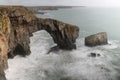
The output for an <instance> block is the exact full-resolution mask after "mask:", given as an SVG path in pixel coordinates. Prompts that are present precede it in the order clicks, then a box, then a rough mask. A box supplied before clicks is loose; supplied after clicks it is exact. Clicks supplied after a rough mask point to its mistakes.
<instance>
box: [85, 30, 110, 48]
mask: <svg viewBox="0 0 120 80" xmlns="http://www.w3.org/2000/svg"><path fill="white" fill-rule="evenodd" d="M105 44H108V41H107V33H106V32H101V33H97V34H94V35H90V36H88V37H86V38H85V45H86V46H90V47H93V46H97V45H105Z"/></svg>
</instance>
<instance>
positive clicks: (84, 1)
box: [0, 0, 120, 7]
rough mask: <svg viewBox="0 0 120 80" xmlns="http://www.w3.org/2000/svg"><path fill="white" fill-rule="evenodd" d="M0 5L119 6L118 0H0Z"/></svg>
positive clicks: (119, 1) (119, 0)
mask: <svg viewBox="0 0 120 80" xmlns="http://www.w3.org/2000/svg"><path fill="white" fill-rule="evenodd" d="M0 5H30V6H36V5H39V6H40V5H48V6H49V5H53V6H54V5H72V6H104V7H108V6H109V7H110V6H113V7H116V6H117V7H118V6H119V7H120V0H0Z"/></svg>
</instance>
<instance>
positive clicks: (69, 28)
mask: <svg viewBox="0 0 120 80" xmlns="http://www.w3.org/2000/svg"><path fill="white" fill-rule="evenodd" d="M41 25H42V29H44V30H46V31H47V32H48V33H49V34H50V35H51V36H52V38H53V40H54V42H55V43H56V44H57V46H58V47H59V48H60V49H65V50H72V49H76V44H75V42H76V38H77V37H78V36H79V28H78V27H77V26H75V25H70V24H66V23H63V22H60V21H57V20H53V19H44V20H42V21H41Z"/></svg>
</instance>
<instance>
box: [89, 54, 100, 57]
mask: <svg viewBox="0 0 120 80" xmlns="http://www.w3.org/2000/svg"><path fill="white" fill-rule="evenodd" d="M88 56H89V57H100V54H99V53H90V54H89V55H88Z"/></svg>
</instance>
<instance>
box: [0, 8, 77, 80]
mask: <svg viewBox="0 0 120 80" xmlns="http://www.w3.org/2000/svg"><path fill="white" fill-rule="evenodd" d="M41 29H44V30H46V31H47V32H48V33H49V34H50V35H51V36H52V37H53V40H54V42H55V43H57V45H58V47H59V48H60V49H67V50H72V49H75V48H76V45H75V41H76V38H77V37H78V33H79V28H78V27H77V26H75V25H70V24H66V23H63V22H60V21H57V20H53V19H40V18H37V17H36V16H35V15H34V14H33V13H32V12H31V11H29V10H28V9H27V8H25V7H22V6H2V7H0V80H6V78H5V75H4V69H6V68H7V58H8V57H9V58H13V57H14V56H15V55H21V56H26V55H29V54H30V46H29V43H30V36H32V33H33V32H36V31H38V30H41Z"/></svg>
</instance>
